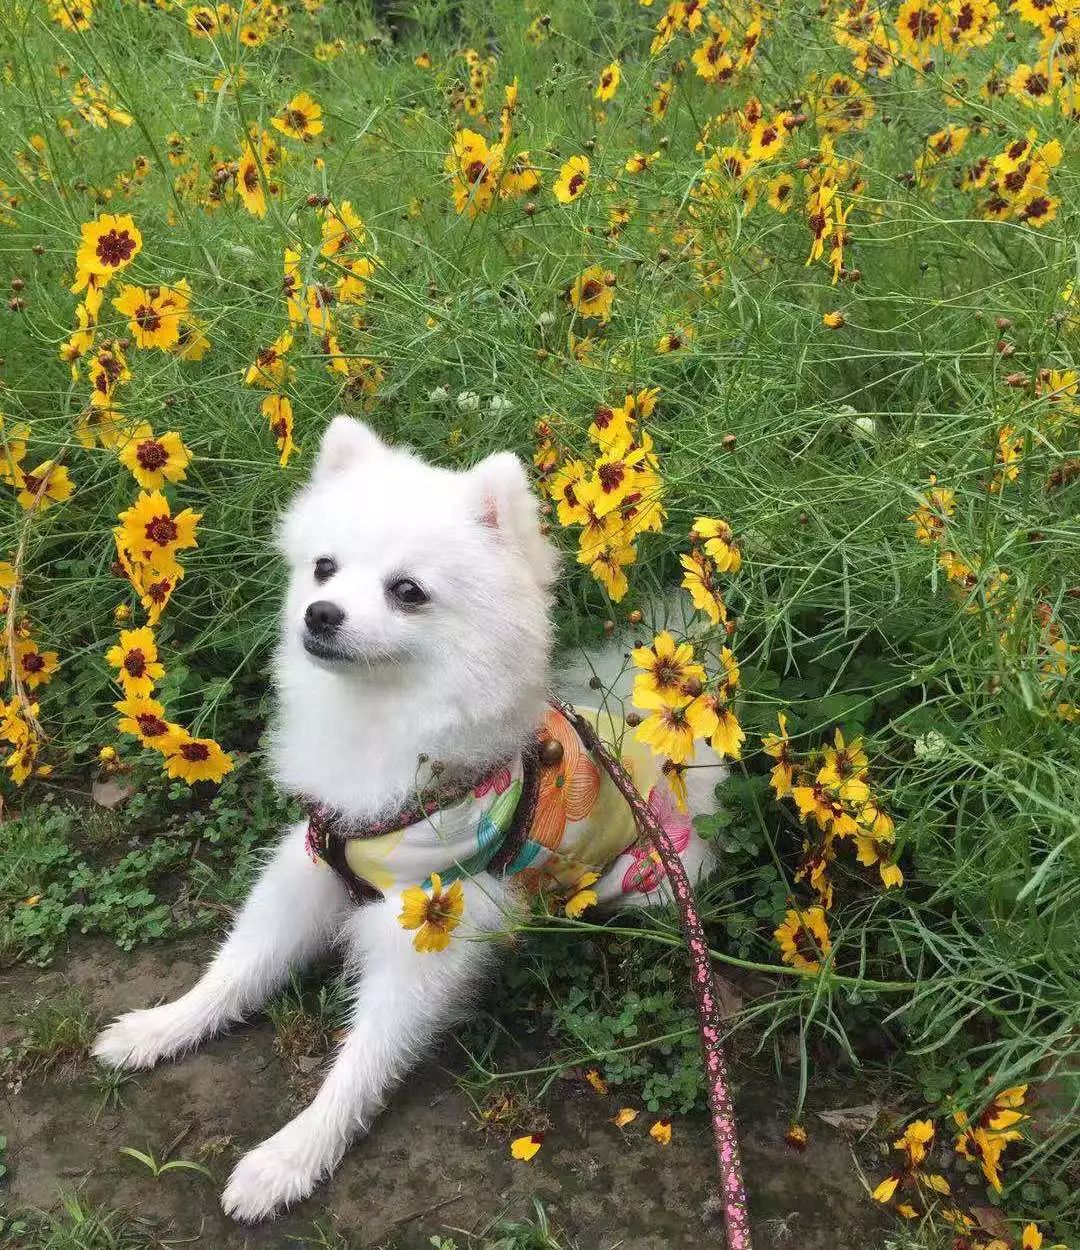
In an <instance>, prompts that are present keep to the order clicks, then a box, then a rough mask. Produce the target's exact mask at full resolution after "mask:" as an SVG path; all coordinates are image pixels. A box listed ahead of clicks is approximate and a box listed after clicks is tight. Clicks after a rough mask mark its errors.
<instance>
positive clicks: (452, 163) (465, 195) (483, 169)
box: [445, 130, 504, 217]
mask: <svg viewBox="0 0 1080 1250" xmlns="http://www.w3.org/2000/svg"><path fill="white" fill-rule="evenodd" d="M503 156H504V150H503V145H502V144H501V143H495V144H491V145H489V144H488V141H487V140H486V139H485V138H484V136H483V135H480V134H477V133H476V132H475V131H474V130H459V131H458V133H457V134H456V135H455V136H454V142H453V144H452V146H451V149H450V153H449V155H448V156H447V158H446V162H445V168H446V172H447V173H448V174H451V175H452V178H451V183H450V189H451V192H452V194H453V197H454V207H455V209H456V210H457V211H458V212H459V213H465V212H467V213H468V215H469V216H470V217H475V216H476V215H477V213H482V212H486V211H487V210H488V209H490V208H491V206H492V204H493V203H494V202H495V192H496V190H497V189H498V186H499V178H500V175H501V173H502V164H503Z"/></svg>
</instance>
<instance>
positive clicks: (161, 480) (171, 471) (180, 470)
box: [119, 425, 191, 490]
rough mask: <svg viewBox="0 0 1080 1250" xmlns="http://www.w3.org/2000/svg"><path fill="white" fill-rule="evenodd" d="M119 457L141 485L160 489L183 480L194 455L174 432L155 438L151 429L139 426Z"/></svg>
mask: <svg viewBox="0 0 1080 1250" xmlns="http://www.w3.org/2000/svg"><path fill="white" fill-rule="evenodd" d="M119 458H120V463H121V464H123V465H125V466H126V467H127V468H128V469H130V470H131V473H132V475H133V476H134V478H135V480H136V482H138V483H139V485H140V486H142V487H143V488H144V489H146V490H160V489H161V487H162V486H164V485H165V483H166V482H182V481H183V480H184V478H185V477H186V476H187V473H186V469H187V467H188V465H189V464H190V463H191V452H190V451H188V449H187V448H186V447H185V446H184V443H183V440H182V439H181V438H180V435H179V434H177V433H176V432H175V431H174V430H170V431H168V432H167V433H165V434H162V435H161V437H160V438H155V437H154V433H153V431H152V430H151V428H150V426H148V425H140V426H139V427H138V428H137V429H136V430H135V431H134V432H133V433H132V436H131V438H130V439H129V440H128V442H126V443H125V444H124V446H123V447H122V448H121V449H120V456H119Z"/></svg>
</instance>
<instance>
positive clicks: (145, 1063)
mask: <svg viewBox="0 0 1080 1250" xmlns="http://www.w3.org/2000/svg"><path fill="white" fill-rule="evenodd" d="M176 1026H177V1021H176V1020H175V1018H174V1016H173V1013H172V1012H171V1011H170V1010H169V1007H168V1006H165V1007H149V1008H146V1009H144V1010H141V1011H128V1012H125V1013H124V1015H122V1016H119V1017H117V1019H115V1020H114V1021H113V1022H112V1024H110V1025H109V1027H108V1028H107V1029H103V1030H102V1031H101V1032H100V1033H99V1034H98V1035H97V1037H96V1038H95V1039H94V1045H93V1047H92V1048H91V1050H90V1053H91V1054H92V1055H93V1056H94V1058H95V1059H99V1060H100V1061H101V1062H102V1063H104V1064H107V1065H108V1066H109V1067H110V1068H152V1067H153V1066H154V1064H155V1063H157V1062H158V1060H159V1059H164V1058H165V1057H166V1056H168V1055H173V1054H175V1053H176V1052H177V1051H178V1050H181V1049H183V1047H184V1045H185V1044H186V1038H183V1037H180V1036H178V1032H177V1027H176Z"/></svg>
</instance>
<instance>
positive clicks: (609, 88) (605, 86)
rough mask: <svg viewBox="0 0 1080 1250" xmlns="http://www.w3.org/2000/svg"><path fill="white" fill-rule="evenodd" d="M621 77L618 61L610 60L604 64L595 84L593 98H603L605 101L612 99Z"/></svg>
mask: <svg viewBox="0 0 1080 1250" xmlns="http://www.w3.org/2000/svg"><path fill="white" fill-rule="evenodd" d="M621 78H622V70H621V69H620V67H619V62H618V61H612V62H611V64H610V65H607V66H605V67H604V69H603V70H602V71H601V72H600V81H599V83H598V84H597V87H596V91H595V93H594V99H597V100H603V101H604V102H605V103H606V102H607V101H608V100H611V99H613V98H614V95H615V92H616V91H617V90H618V89H619V80H620V79H621Z"/></svg>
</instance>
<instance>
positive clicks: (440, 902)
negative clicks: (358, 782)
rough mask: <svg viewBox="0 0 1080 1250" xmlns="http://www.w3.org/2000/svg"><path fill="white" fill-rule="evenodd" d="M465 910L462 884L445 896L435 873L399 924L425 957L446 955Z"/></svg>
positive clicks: (409, 901)
mask: <svg viewBox="0 0 1080 1250" xmlns="http://www.w3.org/2000/svg"><path fill="white" fill-rule="evenodd" d="M464 910H465V894H464V891H463V890H462V887H461V882H460V881H455V882H454V883H453V884H452V885H451V886H450V887H449V889H447V890H446V891H445V893H444V892H443V888H442V878H441V877H440V876H439V874H438V873H437V872H433V873H432V874H431V894H430V896H429V895H428V894H427V892H426V891H425V890H423V889H422V888H421V887H420V886H415V885H413V886H409V888H408V889H407V890H404V891H403V892H402V895H401V914H400V915H399V916H398V924H400V925H401V927H402V928H403V929H416V930H418V932H417V934H416V936H415V937H414V938H413V947H414V949H415V950H417V951H420V952H421V953H422V954H424V953H427V952H428V951H442V950H445V949H446V948H447V947H448V946H449V945H450V935H451V933H452V932H453V931H454V930H455V929H456V928H457V927H458V925H459V924H460V923H461V915H462V912H463V911H464ZM537 1149H539V1145H538V1146H537ZM533 1153H534V1154H535V1153H536V1152H535V1151H534V1152H533ZM530 1157H531V1156H530Z"/></svg>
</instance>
